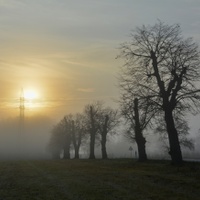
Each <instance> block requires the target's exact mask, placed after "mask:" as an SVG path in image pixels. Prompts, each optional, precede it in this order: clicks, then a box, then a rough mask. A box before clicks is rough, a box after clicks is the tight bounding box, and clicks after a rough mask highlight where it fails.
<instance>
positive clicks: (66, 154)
mask: <svg viewBox="0 0 200 200" xmlns="http://www.w3.org/2000/svg"><path fill="white" fill-rule="evenodd" d="M63 159H70V145H66V146H65V147H64V156H63Z"/></svg>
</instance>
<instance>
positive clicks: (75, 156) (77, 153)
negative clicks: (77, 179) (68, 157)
mask: <svg viewBox="0 0 200 200" xmlns="http://www.w3.org/2000/svg"><path fill="white" fill-rule="evenodd" d="M74 150H75V155H74V158H75V159H79V146H76V147H75V148H74Z"/></svg>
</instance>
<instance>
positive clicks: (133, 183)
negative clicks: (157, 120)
mask: <svg viewBox="0 0 200 200" xmlns="http://www.w3.org/2000/svg"><path fill="white" fill-rule="evenodd" d="M10 199H13V200H25V199H26V200H32V199H37V200H68V199H69V200H70V199H72V200H74V199H79V200H82V199H83V200H84V199H85V200H92V199H95V200H100V199H101V200H111V199H121V200H122V199H125V200H129V199H136V200H137V199H138V200H142V199H145V200H150V199H155V200H159V199H170V200H171V199H174V200H177V199H180V200H186V199H187V200H190V199H191V200H199V199H200V164H198V163H187V164H185V165H184V166H183V167H174V166H171V165H170V163H169V162H166V161H149V162H147V163H138V162H136V161H134V160H129V159H124V160H123V159H122V160H121V159H119V160H117V159H116V160H106V161H103V160H94V161H91V160H69V161H64V160H61V161H50V160H49V161H7V162H4V161H1V162H0V200H10Z"/></svg>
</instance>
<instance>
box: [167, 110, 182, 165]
mask: <svg viewBox="0 0 200 200" xmlns="http://www.w3.org/2000/svg"><path fill="white" fill-rule="evenodd" d="M165 121H166V126H167V133H168V137H169V146H170V151H169V154H170V156H171V159H172V164H175V165H180V164H182V162H183V158H182V153H181V148H180V143H179V138H178V133H177V130H176V128H175V124H174V118H173V114H172V111H171V110H170V109H166V110H165Z"/></svg>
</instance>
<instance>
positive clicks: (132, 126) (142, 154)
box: [121, 93, 156, 161]
mask: <svg viewBox="0 0 200 200" xmlns="http://www.w3.org/2000/svg"><path fill="white" fill-rule="evenodd" d="M125 96H126V98H124V97H125ZM127 97H129V98H127ZM132 98H133V99H132ZM155 113H156V109H155V108H154V107H153V106H152V105H151V104H150V103H149V101H148V99H146V98H145V99H140V100H138V99H137V98H134V95H132V94H131V93H128V94H126V95H125V93H124V95H123V96H122V97H121V114H122V116H124V118H125V119H126V124H128V127H129V128H128V130H127V131H126V132H125V136H126V137H127V138H128V139H129V140H130V141H132V142H136V144H137V147H138V156H139V157H138V160H139V161H146V160H147V154H146V147H145V145H146V139H145V137H144V135H143V132H144V130H145V129H146V128H147V127H148V125H149V126H150V122H151V119H152V118H153V117H154V115H155Z"/></svg>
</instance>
